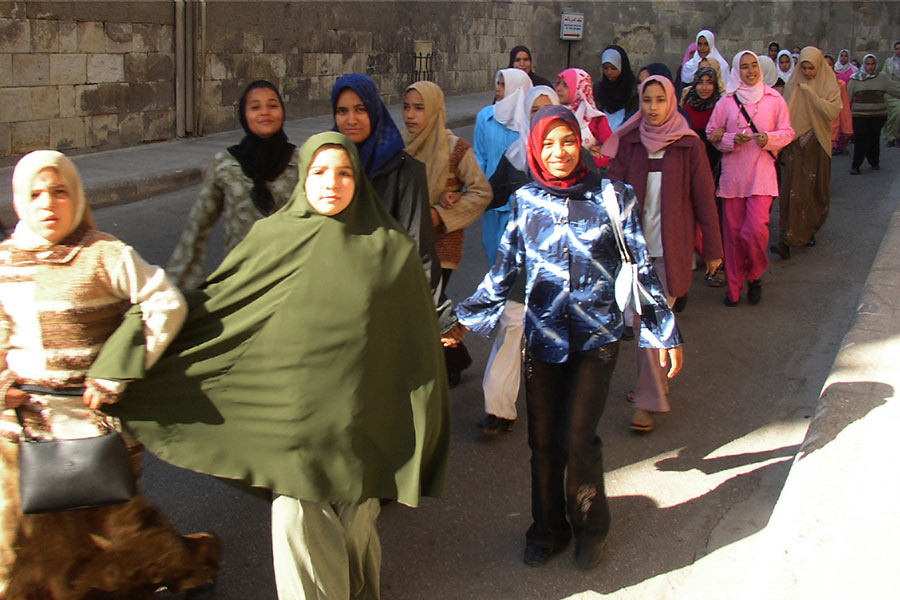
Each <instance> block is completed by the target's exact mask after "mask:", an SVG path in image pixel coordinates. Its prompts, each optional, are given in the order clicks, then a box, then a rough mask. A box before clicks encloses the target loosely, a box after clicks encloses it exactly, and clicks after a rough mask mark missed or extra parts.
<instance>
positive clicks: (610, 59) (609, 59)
mask: <svg viewBox="0 0 900 600" xmlns="http://www.w3.org/2000/svg"><path fill="white" fill-rule="evenodd" d="M605 63H609V64H611V65H612V66H614V67H615V68H616V69H617V70H619V71H621V70H622V55H620V54H619V51H618V50H616V49H615V48H607V49H606V50H604V51H603V55H602V56H601V57H600V66H601V67H602V66H603V65H604V64H605Z"/></svg>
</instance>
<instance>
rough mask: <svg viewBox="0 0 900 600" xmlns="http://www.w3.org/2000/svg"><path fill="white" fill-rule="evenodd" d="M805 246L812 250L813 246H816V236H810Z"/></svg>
mask: <svg viewBox="0 0 900 600" xmlns="http://www.w3.org/2000/svg"><path fill="white" fill-rule="evenodd" d="M806 245H807V247H809V248H812V247H813V246H815V245H816V236H812V237H811V238H809V241H808V242H806Z"/></svg>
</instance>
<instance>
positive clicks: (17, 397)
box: [5, 387, 30, 408]
mask: <svg viewBox="0 0 900 600" xmlns="http://www.w3.org/2000/svg"><path fill="white" fill-rule="evenodd" d="M29 397H30V396H29V395H28V392H23V391H22V390H20V389H19V388H15V387H11V388H9V389H8V390H6V399H5V401H6V408H18V407H19V406H22V405H23V404H25V403H26V402H27V401H28V398H29Z"/></svg>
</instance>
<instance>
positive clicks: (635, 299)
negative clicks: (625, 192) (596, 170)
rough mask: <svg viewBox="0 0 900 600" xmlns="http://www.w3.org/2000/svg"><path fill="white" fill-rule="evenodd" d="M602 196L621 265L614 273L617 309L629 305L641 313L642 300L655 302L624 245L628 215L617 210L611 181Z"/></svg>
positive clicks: (617, 203) (650, 302)
mask: <svg viewBox="0 0 900 600" xmlns="http://www.w3.org/2000/svg"><path fill="white" fill-rule="evenodd" d="M601 197H602V198H603V207H604V208H605V209H606V213H607V214H608V215H609V222H610V224H611V225H612V230H613V235H614V236H615V238H616V246H618V248H619V257H620V258H621V259H622V266H621V267H620V268H619V272H618V273H617V274H616V284H615V293H616V304H617V305H618V306H619V310H621V311H622V312H625V308H626V307H628V306H629V305H630V306H631V307H632V310H634V312H635V314H638V315H640V314H641V310H642V309H641V305H642V304H643V302H642V300H645V301H647V302H648V303H649V304H656V299H655V298H653V296H651V295H650V292H648V291H647V289H646V288H645V287H644V285H643V284H642V283H641V282H640V280H639V279H638V266H637V263H635V262H634V260H632V258H631V253H630V252H629V251H628V247H627V246H626V245H625V234H624V232H623V230H622V223H623V221H624V220H625V218H627V217H628V213H626V214H624V215H622V214H621V211H620V210H619V201H618V200H617V199H616V190H615V188H614V187H613V184H612V183H611V182H607V184H606V185H604V186H603V192H602V193H601Z"/></svg>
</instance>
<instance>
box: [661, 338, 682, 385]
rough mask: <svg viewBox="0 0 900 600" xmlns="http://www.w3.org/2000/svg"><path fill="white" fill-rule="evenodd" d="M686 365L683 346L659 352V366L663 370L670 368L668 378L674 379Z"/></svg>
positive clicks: (663, 349)
mask: <svg viewBox="0 0 900 600" xmlns="http://www.w3.org/2000/svg"><path fill="white" fill-rule="evenodd" d="M683 365H684V352H682V350H681V346H675V347H674V348H660V350H659V366H660V367H662V368H666V366H669V371H668V373H666V377H668V378H669V379H672V378H673V377H675V376H676V375H678V372H679V371H681V367H682V366H683Z"/></svg>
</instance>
